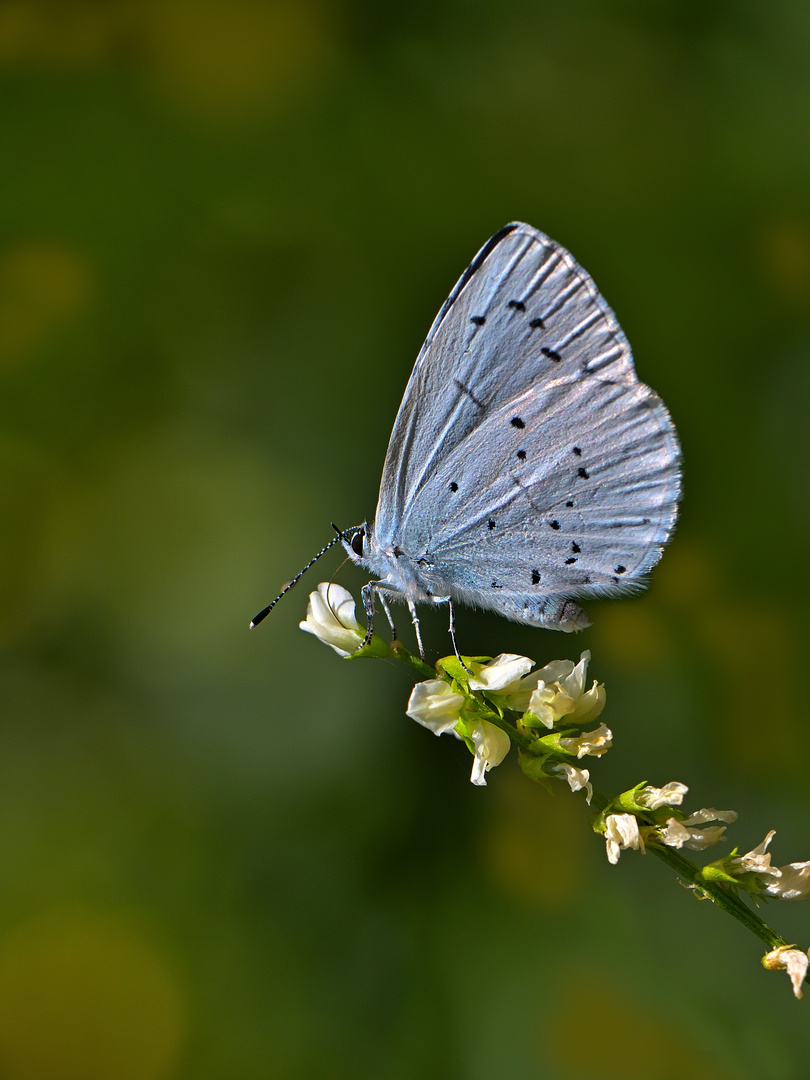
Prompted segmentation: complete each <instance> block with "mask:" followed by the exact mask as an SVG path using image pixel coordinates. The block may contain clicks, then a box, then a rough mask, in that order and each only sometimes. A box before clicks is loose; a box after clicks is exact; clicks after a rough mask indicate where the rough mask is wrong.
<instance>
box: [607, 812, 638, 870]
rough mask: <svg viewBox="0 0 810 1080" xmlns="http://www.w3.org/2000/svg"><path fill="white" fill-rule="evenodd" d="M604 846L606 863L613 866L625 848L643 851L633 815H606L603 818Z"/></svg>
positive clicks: (636, 821)
mask: <svg viewBox="0 0 810 1080" xmlns="http://www.w3.org/2000/svg"><path fill="white" fill-rule="evenodd" d="M605 844H606V847H607V857H608V862H609V863H610V864H611V865H612V866H615V865H616V863H617V862H618V861H619V855H620V854H621V852H622V851H624V850H626V849H627V848H634V849H638V848H641V850H642V851H643V850H644V841H643V839H642V837H641V833H640V832H639V831H638V820H637V818H636V816H635V814H608V816H607V817H606V818H605Z"/></svg>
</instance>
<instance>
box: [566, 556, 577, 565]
mask: <svg viewBox="0 0 810 1080" xmlns="http://www.w3.org/2000/svg"><path fill="white" fill-rule="evenodd" d="M576 561H577V560H576V559H575V558H574V556H573V555H572V556H571V558H570V559H566V560H565V565H566V566H570V565H571V564H572V563H575V562H576Z"/></svg>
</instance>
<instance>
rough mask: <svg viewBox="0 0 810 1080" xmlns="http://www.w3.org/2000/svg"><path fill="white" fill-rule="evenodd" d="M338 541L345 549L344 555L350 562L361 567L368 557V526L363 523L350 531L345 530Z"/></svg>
mask: <svg viewBox="0 0 810 1080" xmlns="http://www.w3.org/2000/svg"><path fill="white" fill-rule="evenodd" d="M340 540H341V543H342V544H343V547H344V548H345V549H346V554H347V555H348V556H349V558H350V559H351V560H352V562H354V563H360V564H361V565H362V564H363V563H364V562H365V560H366V558H367V557H368V546H369V528H368V524H367V523H366V522H364V523H363V524H362V525H356V526H354V527H353V528H351V529H346V530H345V531H344V532H343V533H342V534H341V537H340Z"/></svg>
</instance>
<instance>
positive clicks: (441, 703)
mask: <svg viewBox="0 0 810 1080" xmlns="http://www.w3.org/2000/svg"><path fill="white" fill-rule="evenodd" d="M463 704H464V697H463V695H462V694H457V693H456V692H455V691H454V690H453V689H452V688H451V687H450V686H449V684H448V683H446V682H445V681H444V679H427V680H426V681H425V682H420V683H417V684H416V686H414V688H413V690H411V696H410V698H409V699H408V708H407V710H406V713H407V715H408V716H410V718H411V719H412V720H415V721H416V722H417V724H421V725H422V727H426V728H428V729H429V730H430V731H432V732H433V733H434V734H435V735H444V734H445V732H447V731H453V729H454V728H455V726H456V724H457V723H458V721H459V710H460V709H461V706H462V705H463Z"/></svg>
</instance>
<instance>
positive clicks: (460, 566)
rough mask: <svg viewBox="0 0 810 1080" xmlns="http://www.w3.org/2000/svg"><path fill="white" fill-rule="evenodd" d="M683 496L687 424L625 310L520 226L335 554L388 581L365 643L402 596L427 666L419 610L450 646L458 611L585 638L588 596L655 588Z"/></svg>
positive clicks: (450, 326)
mask: <svg viewBox="0 0 810 1080" xmlns="http://www.w3.org/2000/svg"><path fill="white" fill-rule="evenodd" d="M680 492H681V470H680V448H679V444H678V437H677V434H676V432H675V426H674V424H673V422H672V419H671V418H670V415H669V413H668V411H667V409H666V407H665V405H664V404H663V402H662V401H661V399H660V398H659V397H658V395H657V394H656V393H655V392H654V391H653V390H651V389H650V388H649V387H648V386H645V385H644V383H642V382H640V381H639V379H638V377H637V376H636V373H635V369H634V367H633V357H632V353H631V350H630V345H629V343H628V341H627V338H626V337H625V335H624V333H623V332H622V329H621V327H620V326H619V323H618V321H617V319H616V316H615V315H614V314H613V311H612V310H611V309H610V307H609V306H608V305H607V303H606V302H605V300H604V299H603V298H602V295H601V294H600V292H599V290H598V289H597V288H596V285H595V284H594V282H593V280H592V278H591V277H590V276H589V275H588V274H587V273H586V271H585V270H583V269H582V267H581V266H580V265H579V264H578V263H577V262H576V261H575V260H574V258H573V257H572V256H571V255H570V254H569V252H568V251H566V250H565V248H563V247H562V246H561V245H560V244H557V243H555V242H554V241H553V240H551V239H550V238H549V237H548V236H546V235H545V234H544V233H542V232H540V231H539V230H537V229H535V228H533V227H532V226H531V225H526V224H522V223H520V222H513V223H511V224H509V225H506V226H504V228H502V229H500V230H499V231H498V232H497V233H496V234H495V235H494V236H493V237H492V238H491V239H490V240H488V241H487V243H486V244H484V246H483V247H482V248H481V250H480V251H479V252H478V254H477V255H476V256H475V258H474V259H473V261H472V262H471V263H470V265H469V266H468V267H467V269H466V270H465V271H464V273H463V274H462V275H461V277H460V279H459V281H458V283H457V284H456V286H455V288H454V289H453V291H452V292H451V293H450V295H449V297H448V298H447V300H446V301H445V302H444V304H443V305H442V308H441V310H440V311H439V314H438V315H437V316H436V319H435V321H434V323H433V325H432V327H431V328H430V332H429V334H428V336H427V339H426V341H425V343H424V345H423V346H422V349H421V351H420V353H419V356H418V357H417V360H416V364H415V365H414V369H413V372H412V374H411V377H410V380H409V382H408V385H407V387H406V389H405V394H404V397H403V399H402V403H401V405H400V407H399V412H398V413H397V417H396V420H395V422H394V429H393V431H392V433H391V439H390V442H389V444H388V451H387V453H386V456H385V463H384V465H383V472H382V480H381V483H380V494H379V500H378V502H377V511H376V514H375V515H374V519H373V521H368V522H365V523H364V524H363V525H360V526H356V527H354V528H352V529H348V530H344V531H342V532H339V535H338V536H337V537H336V538H335V539H334V540H333V541H332V543H335V542H337V541H340V542H342V543H343V546H344V547H345V549H346V551H347V553H348V555H349V557H350V558H351V559H352V561H353V562H355V563H357V564H359V565H360V566H363V567H365V568H366V569H368V570H369V571H370V572H371V573H372V574H374V575H376V579H377V580H374V581H371V582H369V584H368V585H366V586H365V587H364V589H363V602H364V606H365V610H366V615H367V617H368V626H369V630H368V634H367V638H366V640H370V637H371V632H372V626H373V617H374V606H375V597H379V598H380V600H381V602H382V604H383V607H384V608H385V610H386V613H387V614H388V615H389V619H390V612H389V610H388V606H387V603H386V601H387V599H396V600H401V601H404V602H405V603H406V604H407V605H408V608H409V610H410V612H411V616H412V619H413V622H414V626H415V628H416V634H417V640H418V643H419V650H420V653H422V654H423V648H422V641H421V634H420V631H419V620H418V617H417V612H416V605H417V604H419V603H431V604H441V603H447V604H449V605H450V615H451V620H450V628H451V634H452V633H453V603H454V602H459V603H462V604H467V605H471V606H473V607H478V608H484V609H486V610H490V611H495V612H497V613H498V614H500V615H503V616H505V617H506V618H508V619H513V620H515V621H516V622H520V623H525V624H528V625H531V626H537V627H544V628H548V629H556V630H563V631H574V630H580V629H583V628H584V627H586V626H588V625H590V620H589V619H588V617H587V615H586V614H585V612H584V611H583V610H582V608H581V607H580V606H579V604H578V603H577V601H578V600H582V599H587V598H588V597H604V596H611V595H615V594H620V593H626V592H631V591H633V590H635V589H637V588H640V587H642V586H643V584H644V579H645V577H646V575H647V573H648V571H649V570H650V569H651V568H652V567H653V566H654V565H655V564H656V563H657V562H658V560H659V559H660V557H661V553H662V550H663V547H664V545H665V544H666V542H667V540H668V539H669V537H670V535H671V533H672V530H673V527H674V525H675V519H676V516H677V508H678V499H679V497H680ZM331 546H332V544H329V545H327V548H325V549H324V550H327V549H328V548H329V547H331ZM320 554H322V553H319V555H318V556H316V559H317V558H319V557H320ZM314 561H315V560H314V559H313V560H312V562H314ZM309 565H312V563H310V564H309ZM305 569H306V568H305ZM302 573H303V571H302ZM299 576H300V575H299ZM295 580H297V578H296V579H295ZM285 591H286V590H285ZM273 603H275V601H274V602H273ZM272 606H273V605H272V604H271V605H270V607H269V608H267V609H265V611H264V612H262V613H261V615H260V616H257V618H256V619H255V620H254V624H255V623H256V622H257V621H258V620H259V619H260V618H263V617H264V615H265V614H266V613H267V611H269V610H270V608H272ZM392 626H393V622H392ZM453 641H454V645H455V638H453ZM456 651H457V650H456Z"/></svg>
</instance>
